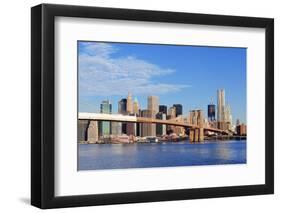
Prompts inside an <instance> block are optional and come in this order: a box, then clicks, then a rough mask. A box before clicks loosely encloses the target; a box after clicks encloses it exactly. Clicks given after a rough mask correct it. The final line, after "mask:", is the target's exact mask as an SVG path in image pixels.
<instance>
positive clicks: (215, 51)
mask: <svg viewBox="0 0 281 213" xmlns="http://www.w3.org/2000/svg"><path fill="white" fill-rule="evenodd" d="M78 54H79V64H78V68H79V111H80V112H81V111H84V112H99V111H100V103H101V102H102V101H103V100H107V99H108V100H110V101H111V102H112V103H113V106H112V107H113V108H112V112H113V113H117V112H118V109H117V107H118V104H117V103H118V101H119V100H120V99H122V98H124V97H126V96H127V94H128V92H131V93H132V94H133V97H137V99H138V102H139V105H140V107H141V108H142V109H145V108H146V107H147V103H146V101H147V96H149V95H156V96H159V98H160V100H161V104H163V105H168V106H172V105H173V104H182V105H183V114H184V115H187V113H188V112H189V110H192V109H195V108H197V109H202V110H204V113H205V115H206V112H207V105H208V104H209V103H210V102H211V99H212V101H213V103H214V104H216V91H217V89H218V88H224V89H225V90H226V103H228V104H229V105H231V107H232V108H231V110H232V115H233V119H234V120H236V119H239V120H240V121H241V122H245V123H246V122H247V121H246V49H245V48H225V47H201V46H180V45H158V44H132V43H109V42H106V43H103V42H84V41H79V42H78Z"/></svg>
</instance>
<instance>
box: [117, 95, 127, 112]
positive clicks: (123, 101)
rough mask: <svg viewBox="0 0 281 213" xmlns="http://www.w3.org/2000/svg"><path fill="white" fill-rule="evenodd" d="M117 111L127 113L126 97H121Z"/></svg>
mask: <svg viewBox="0 0 281 213" xmlns="http://www.w3.org/2000/svg"><path fill="white" fill-rule="evenodd" d="M118 113H119V114H126V113H127V99H126V98H123V99H121V100H120V101H119V102H118Z"/></svg>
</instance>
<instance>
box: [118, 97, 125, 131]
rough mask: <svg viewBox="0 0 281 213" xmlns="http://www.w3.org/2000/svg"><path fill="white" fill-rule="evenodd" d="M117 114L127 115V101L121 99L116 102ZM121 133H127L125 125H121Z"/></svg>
mask: <svg viewBox="0 0 281 213" xmlns="http://www.w3.org/2000/svg"><path fill="white" fill-rule="evenodd" d="M118 113H119V114H123V115H126V114H127V99H126V98H123V99H121V100H120V101H119V102H118ZM121 133H123V134H126V133H127V123H122V124H121Z"/></svg>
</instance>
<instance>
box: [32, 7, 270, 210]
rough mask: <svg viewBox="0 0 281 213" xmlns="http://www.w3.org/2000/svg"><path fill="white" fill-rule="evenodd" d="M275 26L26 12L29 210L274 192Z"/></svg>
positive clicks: (134, 14) (128, 14) (160, 15)
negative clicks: (29, 99) (28, 41)
mask: <svg viewBox="0 0 281 213" xmlns="http://www.w3.org/2000/svg"><path fill="white" fill-rule="evenodd" d="M273 30H274V21H273V19H270V18H256V17H238V16H222V15H209V14H193V13H177V12H165V11H147V10H129V9H116V8H115V9H113V8H101V7H85V6H66V5H51V4H42V5H38V6H35V7H33V8H32V9H31V41H32V42H31V43H32V46H31V50H32V55H31V58H32V63H31V72H32V73H31V76H32V79H31V83H32V85H31V89H32V92H31V93H32V94H31V95H32V102H31V106H32V117H31V120H32V126H31V128H32V140H31V148H32V150H31V153H32V155H31V203H32V205H34V206H37V207H40V208H59V207H74V206H87V205H105V204H121V203H137V202H153V201H168V200H181V199H197V198H214V197H226V196H243V195H259V194H272V193H273V191H274V160H273V159H274V151H273V147H274V31H273Z"/></svg>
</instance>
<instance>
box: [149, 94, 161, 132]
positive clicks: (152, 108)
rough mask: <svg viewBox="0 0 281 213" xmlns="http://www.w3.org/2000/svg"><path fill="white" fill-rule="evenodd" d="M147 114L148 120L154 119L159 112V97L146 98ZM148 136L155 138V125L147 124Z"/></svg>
mask: <svg viewBox="0 0 281 213" xmlns="http://www.w3.org/2000/svg"><path fill="white" fill-rule="evenodd" d="M147 110H148V111H149V112H148V113H147V115H148V116H150V118H155V117H156V114H157V113H158V111H159V97H157V96H148V98H147ZM148 134H149V135H148V136H156V124H148Z"/></svg>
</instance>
